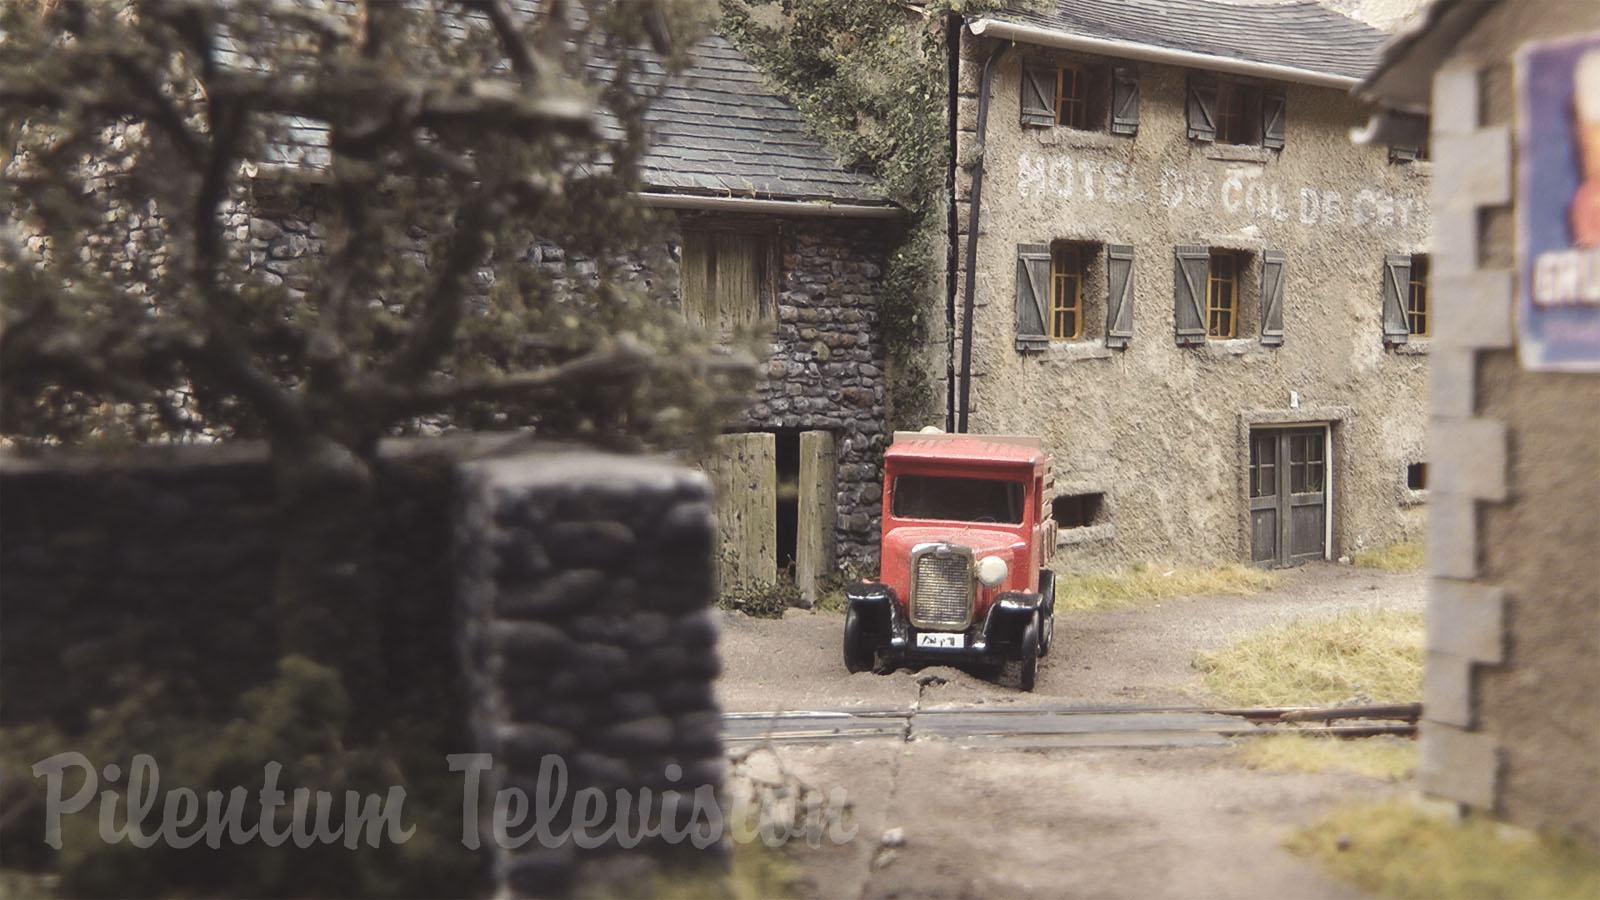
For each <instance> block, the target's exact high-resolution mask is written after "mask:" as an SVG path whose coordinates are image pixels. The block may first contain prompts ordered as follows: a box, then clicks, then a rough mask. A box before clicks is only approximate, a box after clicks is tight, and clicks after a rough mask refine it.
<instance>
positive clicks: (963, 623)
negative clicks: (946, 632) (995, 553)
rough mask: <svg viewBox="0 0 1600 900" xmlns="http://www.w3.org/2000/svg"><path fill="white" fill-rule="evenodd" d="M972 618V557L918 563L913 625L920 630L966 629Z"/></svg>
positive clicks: (923, 559)
mask: <svg viewBox="0 0 1600 900" xmlns="http://www.w3.org/2000/svg"><path fill="white" fill-rule="evenodd" d="M971 619H972V558H971V557H970V556H967V555H965V554H963V553H959V552H957V553H952V554H950V555H948V556H944V557H940V556H937V555H935V554H933V553H925V554H923V555H921V556H919V557H918V558H917V560H916V565H915V568H914V570H913V579H912V585H911V624H913V625H915V626H917V627H918V628H948V629H958V628H966V627H967V625H968V624H970V623H971Z"/></svg>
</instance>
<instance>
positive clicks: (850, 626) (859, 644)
mask: <svg viewBox="0 0 1600 900" xmlns="http://www.w3.org/2000/svg"><path fill="white" fill-rule="evenodd" d="M873 656H874V653H873V649H872V644H871V643H870V642H869V641H868V640H867V635H866V634H865V630H864V629H863V628H862V626H861V616H860V615H859V614H857V613H856V611H855V608H854V607H852V608H851V609H850V611H849V612H847V613H845V614H844V667H845V670H846V671H848V672H850V673H851V674H852V675H853V674H855V673H856V672H865V671H867V670H868V669H871V668H872V664H873V662H874V660H873Z"/></svg>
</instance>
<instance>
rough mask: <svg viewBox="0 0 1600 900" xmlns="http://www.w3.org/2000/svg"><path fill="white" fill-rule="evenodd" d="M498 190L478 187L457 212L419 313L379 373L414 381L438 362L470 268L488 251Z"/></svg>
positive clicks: (499, 206)
mask: <svg viewBox="0 0 1600 900" xmlns="http://www.w3.org/2000/svg"><path fill="white" fill-rule="evenodd" d="M499 193H501V192H500V191H497V190H493V189H491V188H480V189H479V191H478V195H477V196H476V197H475V198H473V199H472V200H471V201H469V202H467V203H466V204H465V205H464V206H463V208H462V210H461V214H460V216H461V218H460V221H458V222H457V223H456V228H455V233H454V234H453V235H452V236H451V240H450V249H449V251H448V253H446V255H445V261H444V268H443V270H441V271H440V272H439V277H438V278H436V279H435V280H434V282H433V289H432V290H431V291H429V292H428V296H427V297H426V299H424V301H423V307H422V315H421V317H420V318H419V320H418V321H417V324H416V327H415V328H413V329H412V331H411V334H410V335H408V336H407V338H406V342H405V344H404V346H402V347H401V348H400V350H399V351H398V352H397V353H396V354H395V355H394V357H393V358H392V359H390V361H389V364H388V365H387V366H385V367H384V374H385V375H386V376H387V377H388V378H390V379H392V380H394V381H397V382H400V383H402V384H415V383H416V382H417V381H418V380H420V379H421V378H423V377H424V376H426V375H427V374H428V373H429V372H431V371H432V370H433V368H434V367H435V366H437V365H438V364H439V360H440V359H442V358H443V357H444V354H445V353H446V352H447V351H448V350H449V349H450V344H451V343H452V342H453V341H454V340H455V335H456V326H457V325H458V324H460V322H461V310H462V307H463V306H465V304H466V297H465V295H466V293H467V286H468V283H469V279H470V276H471V274H472V271H473V270H474V269H476V268H477V267H478V266H480V265H482V264H483V261H484V256H485V254H487V253H488V252H489V236H488V232H489V229H490V228H491V227H492V226H493V224H494V222H495V220H496V219H498V218H499V216H500V215H501V213H502V212H503V210H504V207H505V203H504V201H503V200H502V199H499V198H498V197H496V195H497V194H499Z"/></svg>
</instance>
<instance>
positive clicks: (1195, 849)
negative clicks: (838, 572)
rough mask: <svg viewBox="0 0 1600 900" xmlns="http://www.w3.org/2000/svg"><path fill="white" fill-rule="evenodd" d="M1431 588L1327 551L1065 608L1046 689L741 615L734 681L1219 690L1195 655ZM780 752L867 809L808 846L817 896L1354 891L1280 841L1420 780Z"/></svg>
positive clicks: (800, 852) (820, 687) (1131, 760)
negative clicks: (1313, 559)
mask: <svg viewBox="0 0 1600 900" xmlns="http://www.w3.org/2000/svg"><path fill="white" fill-rule="evenodd" d="M1423 585H1424V579H1423V577H1422V576H1421V575H1420V574H1418V573H1402V574H1391V573H1382V572H1373V571H1370V570H1362V569H1352V568H1350V567H1348V566H1338V565H1333V564H1317V565H1309V566H1305V567H1303V568H1301V569H1297V570H1294V571H1292V572H1289V573H1286V574H1285V575H1284V577H1283V579H1282V582H1281V583H1280V585H1279V586H1278V587H1276V588H1274V589H1273V590H1271V591H1268V592H1265V593H1263V594H1260V595H1258V596H1255V597H1248V598H1237V597H1194V598H1182V599H1178V600H1174V601H1170V602H1166V603H1163V604H1161V605H1160V606H1158V607H1149V608H1145V609H1140V610H1130V611H1124V612H1102V613H1083V614H1075V615H1071V616H1065V615H1064V616H1062V617H1061V618H1059V619H1058V622H1057V626H1056V629H1057V630H1056V647H1057V649H1056V650H1055V651H1054V652H1052V654H1051V656H1050V657H1049V658H1048V660H1047V661H1046V662H1045V663H1044V664H1043V665H1042V666H1041V669H1040V673H1039V685H1038V691H1037V692H1036V693H1035V694H1034V695H1032V696H1030V695H1021V694H1018V693H1017V692H1015V691H1013V690H1011V689H1009V688H1006V687H1003V686H1000V685H997V684H994V683H991V682H988V681H985V680H983V679H980V678H976V677H973V676H971V675H968V674H966V673H964V672H961V671H958V670H955V669H951V668H946V667H935V668H926V669H922V670H921V671H919V672H912V671H909V670H901V671H899V672H896V673H894V674H891V675H883V676H880V675H872V674H867V673H862V674H857V675H848V674H846V673H845V671H844V666H843V663H842V661H841V659H840V649H839V636H840V631H841V628H842V617H841V616H839V615H822V614H811V613H805V612H799V611H794V612H791V614H790V615H789V616H787V617H786V618H784V619H783V620H782V621H772V620H766V621H762V620H754V619H748V618H744V617H738V616H731V615H730V616H729V617H728V618H727V619H726V620H725V622H724V629H723V634H722V653H723V662H724V674H723V677H722V679H721V682H720V692H721V696H722V700H723V703H724V707H725V708H726V709H728V710H730V711H740V710H748V711H754V710H778V709H826V708H849V707H857V706H859V707H864V708H872V707H878V708H887V707H902V706H905V705H908V704H916V705H918V706H919V708H924V709H926V708H930V707H946V706H969V705H973V706H975V705H980V704H983V705H987V704H1022V703H1034V704H1037V703H1039V702H1048V703H1051V704H1060V703H1070V704H1083V705H1104V706H1130V705H1150V706H1164V705H1165V706H1172V705H1208V704H1209V703H1210V702H1211V701H1212V699H1213V698H1211V697H1209V695H1208V694H1207V692H1206V691H1205V689H1204V687H1203V685H1201V684H1200V681H1199V678H1198V676H1197V674H1196V673H1195V671H1194V670H1193V668H1192V667H1191V665H1190V663H1191V661H1192V660H1193V658H1194V655H1195V654H1196V653H1197V652H1199V651H1201V650H1204V649H1208V648H1212V647H1216V646H1220V645H1222V644H1225V643H1227V642H1228V640H1229V639H1231V638H1232V637H1234V636H1235V635H1238V634H1241V633H1244V632H1248V631H1251V630H1253V629H1256V628H1260V627H1263V626H1265V625H1269V624H1272V623H1275V622H1281V621H1289V620H1291V619H1294V618H1297V617H1298V618H1316V617H1324V616H1329V615H1332V614H1334V613H1336V612H1338V611H1340V610H1344V609H1350V608H1359V607H1364V606H1370V605H1381V606H1386V607H1397V608H1407V609H1419V608H1421V605H1422V602H1423V590H1424V588H1423ZM775 752H777V753H778V754H780V755H781V758H782V761H783V764H784V765H786V766H787V767H789V769H790V770H791V771H793V772H794V773H795V774H796V775H798V776H800V777H801V778H803V779H804V780H805V781H807V782H808V783H809V784H811V785H813V786H815V787H817V788H819V789H823V790H827V789H829V788H839V789H842V790H843V791H844V792H845V793H846V794H847V795H848V797H849V798H850V801H851V803H852V806H853V810H854V822H855V823H856V825H857V826H858V833H857V835H856V837H855V838H854V839H853V840H851V841H848V842H846V843H843V844H839V845H833V844H831V843H829V842H827V841H824V842H823V845H822V846H821V847H818V848H810V847H804V846H802V847H798V848H796V852H795V858H796V859H797V860H798V861H799V862H800V864H801V865H802V867H803V869H804V872H805V877H806V882H807V886H808V887H807V890H808V893H809V894H810V895H812V896H817V897H863V898H878V897H1012V896H1038V897H1128V898H1134V897H1138V898H1145V897H1174V898H1177V897H1186V898H1187V897H1239V898H1255V897H1307V898H1333V897H1358V896H1361V894H1360V893H1359V892H1358V891H1356V890H1355V889H1354V888H1351V887H1349V886H1347V885H1343V884H1341V883H1337V882H1334V881H1331V880H1330V879H1328V878H1326V877H1325V876H1323V875H1322V874H1321V873H1320V872H1319V871H1318V870H1316V869H1315V868H1314V867H1312V866H1310V865H1308V864H1306V863H1304V862H1302V861H1300V860H1298V859H1296V858H1295V857H1293V856H1291V855H1290V854H1288V853H1287V852H1286V851H1284V850H1282V849H1281V847H1280V843H1281V841H1282V839H1283V838H1284V837H1285V836H1286V835H1287V834H1288V833H1289V832H1290V831H1292V830H1293V829H1294V828H1296V827H1298V826H1300V825H1303V824H1306V823H1308V822H1310V821H1312V820H1313V819H1315V818H1316V817H1317V816H1318V815H1319V814H1320V813H1321V812H1322V811H1324V810H1326V809H1328V808H1330V807H1331V806H1333V805H1335V804H1337V803H1340V802H1344V801H1348V800H1352V799H1362V798H1376V797H1378V796H1382V795H1385V794H1387V793H1391V792H1395V791H1404V790H1408V789H1409V786H1408V785H1406V784H1392V783H1387V782H1383V781H1379V780H1376V779H1371V778H1365V777H1361V776H1356V775H1350V774H1343V773H1322V774H1315V775H1307V774H1279V773H1262V772H1254V771H1251V770H1249V769H1247V768H1246V767H1245V766H1244V765H1243V764H1242V762H1241V761H1240V755H1239V750H1238V749H1237V747H1234V746H1223V747H1180V748H1170V749H1148V748H1141V749H1094V750H1054V751H1049V752H1019V751H1008V750H963V749H959V748H957V747H955V746H954V745H951V744H949V743H945V742H942V741H938V740H922V741H914V742H911V743H904V742H896V741H890V740H885V739H881V738H880V739H875V740H863V741H859V742H856V743H845V744H829V745H822V746H795V747H780V748H777V749H776V751H775ZM895 829H899V834H902V835H903V838H904V842H903V844H900V845H898V846H884V845H883V844H882V839H883V836H884V835H885V834H886V833H890V835H891V840H890V843H891V844H898V843H899V841H898V840H897V839H896V838H895V835H894V830H895Z"/></svg>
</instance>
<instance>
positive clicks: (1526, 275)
mask: <svg viewBox="0 0 1600 900" xmlns="http://www.w3.org/2000/svg"><path fill="white" fill-rule="evenodd" d="M1517 95H1518V96H1517V99H1518V121H1517V144H1518V146H1517V151H1518V152H1517V267H1518V269H1519V272H1518V276H1519V277H1518V289H1517V354H1518V357H1519V358H1520V359H1521V361H1522V364H1523V366H1524V367H1526V368H1529V369H1538V370H1565V371H1579V372H1600V32H1595V33H1591V34H1586V35H1580V36H1578V37H1574V38H1564V39H1562V40H1558V41H1549V42H1544V43H1538V44H1531V45H1529V46H1527V47H1525V48H1523V49H1522V50H1521V52H1519V53H1518V55H1517Z"/></svg>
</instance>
